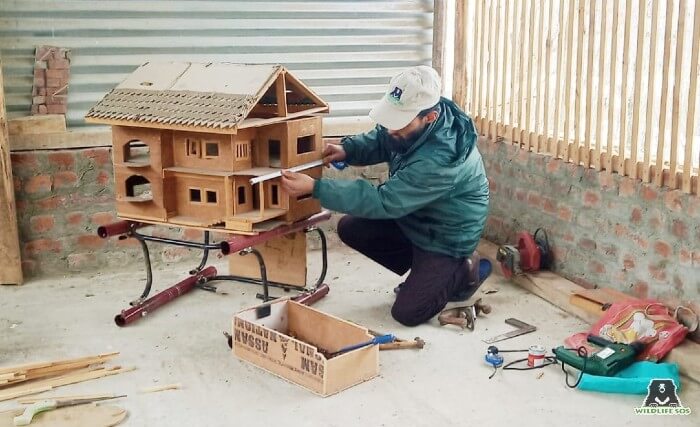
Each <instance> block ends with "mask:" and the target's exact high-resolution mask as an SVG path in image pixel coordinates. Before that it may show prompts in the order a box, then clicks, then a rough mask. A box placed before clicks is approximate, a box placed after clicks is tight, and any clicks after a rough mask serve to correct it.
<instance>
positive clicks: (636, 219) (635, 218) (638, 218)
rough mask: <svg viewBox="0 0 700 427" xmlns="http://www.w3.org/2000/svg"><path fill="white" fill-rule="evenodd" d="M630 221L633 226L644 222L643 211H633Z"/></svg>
mask: <svg viewBox="0 0 700 427" xmlns="http://www.w3.org/2000/svg"><path fill="white" fill-rule="evenodd" d="M630 221H631V222H632V223H633V224H637V225H639V224H640V223H641V222H642V209H641V208H634V209H632V214H631V215H630Z"/></svg>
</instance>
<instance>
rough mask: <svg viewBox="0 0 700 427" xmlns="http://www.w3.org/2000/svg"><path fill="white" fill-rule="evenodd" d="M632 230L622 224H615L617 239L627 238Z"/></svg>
mask: <svg viewBox="0 0 700 427" xmlns="http://www.w3.org/2000/svg"><path fill="white" fill-rule="evenodd" d="M629 233H630V230H629V229H628V228H627V227H625V226H624V225H622V224H615V235H616V236H617V237H622V236H627V235H628V234H629Z"/></svg>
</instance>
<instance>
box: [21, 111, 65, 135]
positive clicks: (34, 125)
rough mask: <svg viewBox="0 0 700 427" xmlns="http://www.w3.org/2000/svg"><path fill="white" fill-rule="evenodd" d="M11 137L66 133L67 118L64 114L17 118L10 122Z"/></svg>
mask: <svg viewBox="0 0 700 427" xmlns="http://www.w3.org/2000/svg"><path fill="white" fill-rule="evenodd" d="M8 130H9V133H10V135H12V136H14V135H29V134H39V133H56V132H65V131H66V117H65V116H64V115H63V114H42V115H38V116H25V117H17V118H14V119H11V120H9V121H8Z"/></svg>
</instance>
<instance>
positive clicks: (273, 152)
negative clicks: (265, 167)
mask: <svg viewBox="0 0 700 427" xmlns="http://www.w3.org/2000/svg"><path fill="white" fill-rule="evenodd" d="M280 146H281V145H280V141H279V140H278V139H270V140H269V141H268V157H269V159H270V167H273V168H279V167H281V166H282V158H281V156H280V153H281V152H282V151H281V149H280Z"/></svg>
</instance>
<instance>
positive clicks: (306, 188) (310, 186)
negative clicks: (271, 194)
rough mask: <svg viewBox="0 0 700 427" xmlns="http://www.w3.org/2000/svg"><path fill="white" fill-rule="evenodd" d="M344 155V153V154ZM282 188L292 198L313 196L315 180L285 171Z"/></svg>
mask: <svg viewBox="0 0 700 427" xmlns="http://www.w3.org/2000/svg"><path fill="white" fill-rule="evenodd" d="M343 153H344V152H343ZM281 173H282V188H283V189H284V191H286V192H287V194H289V195H290V196H292V197H298V196H302V195H305V194H311V193H312V192H313V191H314V183H315V180H314V179H313V178H311V177H310V176H308V175H305V174H303V173H297V172H290V171H286V170H283V171H282V172H281Z"/></svg>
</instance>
